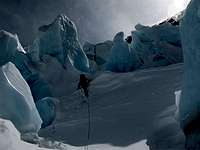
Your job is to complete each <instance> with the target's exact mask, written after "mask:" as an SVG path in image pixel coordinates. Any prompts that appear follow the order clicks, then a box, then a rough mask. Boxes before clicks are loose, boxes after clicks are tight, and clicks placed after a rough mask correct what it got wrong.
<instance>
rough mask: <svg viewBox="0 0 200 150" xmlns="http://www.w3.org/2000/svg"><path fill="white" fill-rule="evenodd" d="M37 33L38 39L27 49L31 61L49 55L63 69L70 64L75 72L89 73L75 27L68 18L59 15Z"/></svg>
mask: <svg viewBox="0 0 200 150" xmlns="http://www.w3.org/2000/svg"><path fill="white" fill-rule="evenodd" d="M39 31H40V34H39V36H38V38H37V39H36V40H35V42H34V44H33V46H31V47H30V48H29V53H30V54H31V56H32V60H33V61H38V60H40V59H42V57H43V56H44V55H51V56H54V57H56V58H57V59H58V61H59V62H60V63H61V64H62V65H63V67H66V63H71V65H72V66H74V67H75V68H76V69H77V70H80V71H83V72H88V71H89V62H88V59H87V57H86V55H85V53H84V51H83V49H82V47H81V45H80V43H79V40H78V35H77V29H76V26H75V25H74V23H73V22H72V21H71V20H70V19H69V18H67V17H66V16H65V15H59V16H58V17H57V18H56V19H55V21H54V22H53V23H52V24H50V25H45V26H42V27H40V28H39ZM38 55H39V56H38Z"/></svg>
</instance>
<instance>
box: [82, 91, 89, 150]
mask: <svg viewBox="0 0 200 150" xmlns="http://www.w3.org/2000/svg"><path fill="white" fill-rule="evenodd" d="M81 93H82V94H83V95H84V91H83V90H81ZM82 98H83V97H82ZM85 98H86V99H87V113H88V129H87V145H86V146H85V147H84V149H85V150H88V149H89V142H90V138H91V108H90V99H89V97H86V96H85Z"/></svg>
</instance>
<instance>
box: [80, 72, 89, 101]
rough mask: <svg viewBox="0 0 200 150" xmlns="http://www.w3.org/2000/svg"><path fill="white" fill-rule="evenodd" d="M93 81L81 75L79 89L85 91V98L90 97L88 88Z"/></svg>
mask: <svg viewBox="0 0 200 150" xmlns="http://www.w3.org/2000/svg"><path fill="white" fill-rule="evenodd" d="M90 82H91V80H89V79H88V78H87V77H86V76H85V75H84V74H81V75H80V80H79V83H78V89H80V90H83V91H84V94H85V96H86V97H87V98H88V97H89V91H88V87H89V85H90Z"/></svg>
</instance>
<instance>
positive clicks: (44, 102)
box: [35, 97, 56, 128]
mask: <svg viewBox="0 0 200 150" xmlns="http://www.w3.org/2000/svg"><path fill="white" fill-rule="evenodd" d="M55 101H56V99H55V98H51V97H45V98H43V99H40V100H39V101H37V102H36V103H35V104H36V107H37V110H38V112H39V114H40V117H41V118H42V121H43V123H42V128H45V127H47V126H49V125H51V124H52V123H53V121H54V120H55V117H56V104H55Z"/></svg>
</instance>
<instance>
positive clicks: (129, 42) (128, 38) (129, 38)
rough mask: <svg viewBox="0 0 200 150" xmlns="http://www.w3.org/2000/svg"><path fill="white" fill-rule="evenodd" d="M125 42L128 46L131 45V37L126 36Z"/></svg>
mask: <svg viewBox="0 0 200 150" xmlns="http://www.w3.org/2000/svg"><path fill="white" fill-rule="evenodd" d="M125 40H126V42H127V43H128V44H131V42H132V40H133V38H132V36H128V37H127V38H126V39H125Z"/></svg>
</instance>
